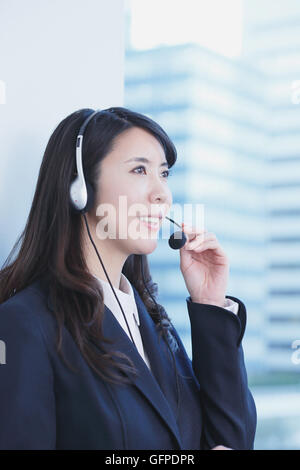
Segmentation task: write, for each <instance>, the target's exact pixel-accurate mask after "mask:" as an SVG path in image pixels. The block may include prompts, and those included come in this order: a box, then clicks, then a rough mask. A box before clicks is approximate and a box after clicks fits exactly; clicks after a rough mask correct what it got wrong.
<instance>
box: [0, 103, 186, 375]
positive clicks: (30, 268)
mask: <svg viewBox="0 0 300 470" xmlns="http://www.w3.org/2000/svg"><path fill="white" fill-rule="evenodd" d="M91 112H92V110H91V109H80V110H79V111H76V112H74V113H72V114H70V115H69V116H67V117H66V118H65V119H63V121H61V123H60V124H59V125H58V126H57V128H56V129H55V130H54V132H53V133H52V135H51V137H50V139H49V142H48V144H47V146H46V150H45V153H44V156H43V160H42V163H41V167H40V171H39V177H38V181H37V185H36V189H35V194H34V197H33V202H32V206H31V209H30V213H29V216H28V219H27V222H26V226H25V229H24V230H23V232H22V233H21V235H20V237H19V239H18V240H17V242H16V243H15V245H14V247H13V249H12V251H11V252H10V254H9V255H8V258H7V259H6V261H5V262H4V264H3V266H2V268H1V270H0V304H1V303H2V302H4V301H6V300H7V299H9V298H10V297H11V296H13V295H15V294H16V293H17V292H19V291H21V290H22V289H24V288H25V287H27V286H29V285H30V284H31V283H33V282H34V281H35V280H36V279H37V278H39V277H40V276H42V277H43V276H46V278H47V285H48V287H49V295H50V298H51V303H52V305H53V307H54V309H53V312H54V315H55V317H56V320H57V323H58V327H59V328H58V335H57V344H56V345H57V351H58V353H59V355H60V356H61V359H63V360H64V361H65V358H64V356H63V354H62V327H63V326H65V327H66V328H67V329H68V330H69V332H70V333H71V335H72V337H73V339H74V340H75V342H76V344H77V346H78V347H79V349H80V351H81V353H82V355H83V357H84V358H85V360H86V361H87V363H88V364H89V366H90V367H91V368H92V369H93V370H94V371H95V373H96V374H98V375H99V376H100V377H101V378H102V379H104V380H107V381H108V382H114V383H119V382H126V381H127V379H126V378H125V375H126V371H127V373H128V372H132V373H133V374H135V373H136V370H135V368H134V366H133V364H132V362H131V361H130V359H129V358H128V357H127V356H124V355H122V354H121V353H120V352H117V351H114V352H112V353H110V354H108V353H107V352H105V348H103V353H102V354H99V350H96V349H95V347H94V346H93V343H94V342H96V343H97V344H102V345H105V342H109V340H108V339H106V338H104V336H103V332H102V319H103V312H104V301H103V299H104V297H103V290H102V287H101V285H100V283H99V282H98V281H97V279H95V278H94V276H92V275H91V274H90V273H89V271H88V269H87V266H86V263H85V259H84V256H83V249H82V234H83V229H84V224H83V223H82V217H81V216H80V215H79V214H77V213H74V211H72V208H71V206H70V200H69V188H70V185H71V182H72V181H73V179H74V175H75V172H76V165H75V145H76V137H77V134H78V131H79V128H80V126H81V125H82V123H83V122H84V120H85V119H86V117H87V116H89V114H90V113H91ZM132 127H139V128H142V129H145V130H147V131H148V132H150V133H151V134H152V135H153V136H154V137H156V139H157V140H158V141H159V142H160V143H161V145H162V147H163V149H164V151H165V155H166V159H167V162H168V166H169V168H170V167H171V166H172V165H174V163H175V162H176V158H177V155H176V149H175V146H174V144H173V143H172V141H171V140H170V138H169V137H168V135H167V134H166V132H165V131H164V130H163V129H162V128H161V127H160V126H159V125H158V124H157V123H156V122H154V121H153V120H152V119H150V118H149V117H147V116H145V115H142V114H139V113H137V112H134V111H131V110H129V109H127V108H122V107H117V108H109V109H106V110H103V111H102V112H101V113H98V114H97V115H96V116H95V117H94V118H93V119H92V120H91V121H90V122H89V125H88V126H87V129H86V131H85V135H84V141H83V171H84V174H85V178H86V180H87V181H88V182H89V183H90V184H91V186H92V188H93V189H94V191H95V192H96V190H97V181H98V176H99V168H100V162H101V161H102V160H103V158H104V157H105V156H106V155H107V153H108V152H109V151H110V150H111V149H112V146H113V144H114V139H115V138H116V137H117V136H118V135H119V134H121V133H122V132H124V131H125V130H127V129H129V128H132ZM100 189H101V188H100ZM19 246H20V248H19V250H18V252H17V248H18V247H19ZM141 257H142V258H143V259H142V261H143V263H142V266H143V273H142V272H141ZM13 258H15V259H13ZM122 272H123V274H124V275H125V276H126V277H127V279H128V280H129V281H130V282H131V284H132V285H133V286H134V287H135V288H136V290H137V291H138V293H139V295H140V297H141V299H142V301H143V302H144V304H145V306H146V308H147V311H148V313H149V314H150V315H151V317H152V318H153V321H154V322H155V323H156V324H157V327H158V329H159V328H160V330H161V332H162V333H164V337H165V338H167V335H166V333H168V334H170V333H169V330H170V325H171V323H170V319H169V317H168V315H167V313H166V311H165V309H164V308H163V307H162V306H161V305H159V304H157V303H156V302H153V299H152V298H151V295H152V297H154V300H156V298H157V284H156V283H154V282H153V280H152V277H151V274H150V270H149V264H148V258H147V256H146V255H136V254H132V255H130V256H129V257H128V258H127V260H126V262H125V263H124V266H123V269H122ZM142 274H143V275H144V279H145V281H146V287H147V288H146V289H145V285H144V282H143V278H142ZM149 292H150V293H151V295H149ZM161 320H163V321H161ZM114 357H115V358H118V357H119V358H120V357H122V358H123V359H125V363H124V361H121V362H119V361H116V360H115V359H114ZM65 362H66V361H65ZM66 363H67V362H66ZM69 366H70V365H69ZM114 369H115V372H114ZM116 372H119V373H118V374H117V373H116Z"/></svg>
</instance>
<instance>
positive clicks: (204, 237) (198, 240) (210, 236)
mask: <svg viewBox="0 0 300 470" xmlns="http://www.w3.org/2000/svg"><path fill="white" fill-rule="evenodd" d="M207 241H217V238H216V236H215V234H214V233H209V232H207V233H205V234H201V235H197V236H196V237H195V238H194V239H193V240H191V241H188V243H187V247H186V248H187V250H194V249H195V248H198V246H200V245H202V244H203V243H205V242H207Z"/></svg>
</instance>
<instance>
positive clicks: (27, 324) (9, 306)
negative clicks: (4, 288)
mask: <svg viewBox="0 0 300 470" xmlns="http://www.w3.org/2000/svg"><path fill="white" fill-rule="evenodd" d="M47 298H48V296H47V290H46V289H45V286H44V284H43V282H42V281H41V280H40V279H38V280H36V281H34V282H33V283H31V284H29V285H28V286H27V287H25V288H24V289H22V290H21V291H19V292H17V293H16V294H14V295H13V296H12V297H10V298H9V299H7V300H6V301H5V302H3V303H2V304H0V333H1V330H2V331H3V330H4V329H6V328H8V327H11V328H13V329H14V330H15V331H16V332H17V331H18V330H19V329H21V331H22V330H24V329H26V330H27V329H29V328H31V327H36V328H35V329H36V330H40V331H41V332H43V333H44V334H46V332H47V334H49V333H50V331H51V330H52V329H53V328H54V325H55V318H54V316H53V315H52V314H51V312H50V311H49V308H48V305H47ZM53 331H54V330H53ZM0 336H1V334H0Z"/></svg>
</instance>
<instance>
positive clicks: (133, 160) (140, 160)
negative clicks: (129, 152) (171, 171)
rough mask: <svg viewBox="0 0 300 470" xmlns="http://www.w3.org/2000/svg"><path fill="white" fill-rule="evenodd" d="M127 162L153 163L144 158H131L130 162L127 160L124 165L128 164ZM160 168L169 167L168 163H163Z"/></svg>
mask: <svg viewBox="0 0 300 470" xmlns="http://www.w3.org/2000/svg"><path fill="white" fill-rule="evenodd" d="M127 162H143V163H151V162H150V161H149V160H148V158H144V157H135V158H130V159H129V160H126V161H125V162H124V163H127ZM160 166H167V167H168V166H169V164H168V162H163V163H161V165H160Z"/></svg>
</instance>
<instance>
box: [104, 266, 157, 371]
mask: <svg viewBox="0 0 300 470" xmlns="http://www.w3.org/2000/svg"><path fill="white" fill-rule="evenodd" d="M95 277H96V276H95ZM96 279H98V281H100V283H101V285H102V288H103V294H104V303H105V305H106V306H107V307H108V308H109V309H110V310H111V311H112V313H113V314H114V316H115V318H116V319H117V320H118V322H119V323H120V325H121V327H122V328H123V330H124V331H125V333H127V335H128V337H129V338H130V333H129V331H128V328H127V325H126V322H125V320H124V317H123V314H122V312H121V309H120V306H119V304H118V302H117V300H116V298H115V296H114V294H113V291H112V288H111V287H110V284H109V282H108V281H103V280H102V279H100V278H99V277H96ZM120 288H121V289H117V288H116V287H114V289H115V292H116V294H117V296H118V299H119V301H120V304H121V305H122V308H123V310H124V313H125V316H126V320H127V323H128V325H129V328H130V331H131V334H132V337H133V340H134V342H135V344H136V347H137V350H138V352H139V353H140V355H141V357H142V358H143V359H144V361H145V363H146V364H147V366H148V367H149V369H150V370H151V367H150V362H149V359H148V356H147V353H146V351H144V346H143V341H142V337H141V333H140V328H139V326H140V318H139V313H138V309H137V306H136V302H135V297H134V292H133V289H132V286H131V284H130V282H129V281H128V279H127V277H126V276H124V274H123V273H121V282H120ZM130 340H131V338H130Z"/></svg>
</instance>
